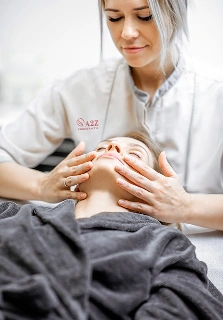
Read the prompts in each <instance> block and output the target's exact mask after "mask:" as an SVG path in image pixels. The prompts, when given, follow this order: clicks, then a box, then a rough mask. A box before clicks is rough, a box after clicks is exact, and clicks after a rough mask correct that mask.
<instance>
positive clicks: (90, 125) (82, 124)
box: [76, 118, 99, 130]
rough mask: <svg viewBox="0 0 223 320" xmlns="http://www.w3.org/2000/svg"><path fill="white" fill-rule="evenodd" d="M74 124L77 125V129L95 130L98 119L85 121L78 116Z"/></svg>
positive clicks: (97, 125)
mask: <svg viewBox="0 0 223 320" xmlns="http://www.w3.org/2000/svg"><path fill="white" fill-rule="evenodd" d="M76 124H77V125H78V130H95V129H98V127H99V121H98V120H87V121H85V120H84V119H83V118H78V119H77V120H76Z"/></svg>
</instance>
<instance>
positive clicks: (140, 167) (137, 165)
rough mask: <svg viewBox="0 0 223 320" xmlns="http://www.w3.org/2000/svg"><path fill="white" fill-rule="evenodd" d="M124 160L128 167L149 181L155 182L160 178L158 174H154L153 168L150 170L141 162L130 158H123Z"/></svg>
mask: <svg viewBox="0 0 223 320" xmlns="http://www.w3.org/2000/svg"><path fill="white" fill-rule="evenodd" d="M124 160H125V161H126V163H127V164H128V165H129V166H130V167H132V168H133V169H134V170H136V171H138V172H139V173H141V174H142V175H143V176H145V177H147V178H148V179H150V180H157V179H158V178H159V177H160V174H159V173H158V172H156V171H155V170H154V169H153V168H151V167H150V166H148V165H147V164H146V163H145V162H143V161H141V160H137V159H135V158H133V157H131V156H125V157H124Z"/></svg>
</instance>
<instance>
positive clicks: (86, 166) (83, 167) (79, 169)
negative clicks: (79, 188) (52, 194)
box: [64, 161, 93, 177]
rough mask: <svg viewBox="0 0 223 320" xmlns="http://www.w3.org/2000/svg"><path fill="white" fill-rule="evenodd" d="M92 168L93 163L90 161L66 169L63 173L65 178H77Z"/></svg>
mask: <svg viewBox="0 0 223 320" xmlns="http://www.w3.org/2000/svg"><path fill="white" fill-rule="evenodd" d="M92 167H93V163H92V162H91V161H89V162H86V163H83V164H79V165H77V166H73V167H68V169H67V170H66V171H65V172H64V175H65V177H68V176H78V175H81V174H83V173H86V172H88V171H90V170H91V169H92Z"/></svg>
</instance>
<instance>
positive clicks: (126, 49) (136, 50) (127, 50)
mask: <svg viewBox="0 0 223 320" xmlns="http://www.w3.org/2000/svg"><path fill="white" fill-rule="evenodd" d="M145 47H146V46H144V47H133V46H129V47H122V49H123V51H124V52H125V53H127V54H135V53H139V52H141V51H143V49H145Z"/></svg>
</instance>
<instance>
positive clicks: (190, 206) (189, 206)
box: [180, 193, 196, 224]
mask: <svg viewBox="0 0 223 320" xmlns="http://www.w3.org/2000/svg"><path fill="white" fill-rule="evenodd" d="M195 216H196V214H195V199H194V195H193V194H190V193H187V199H186V201H185V206H184V216H183V219H182V221H180V222H183V223H189V224H193V217H195Z"/></svg>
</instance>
